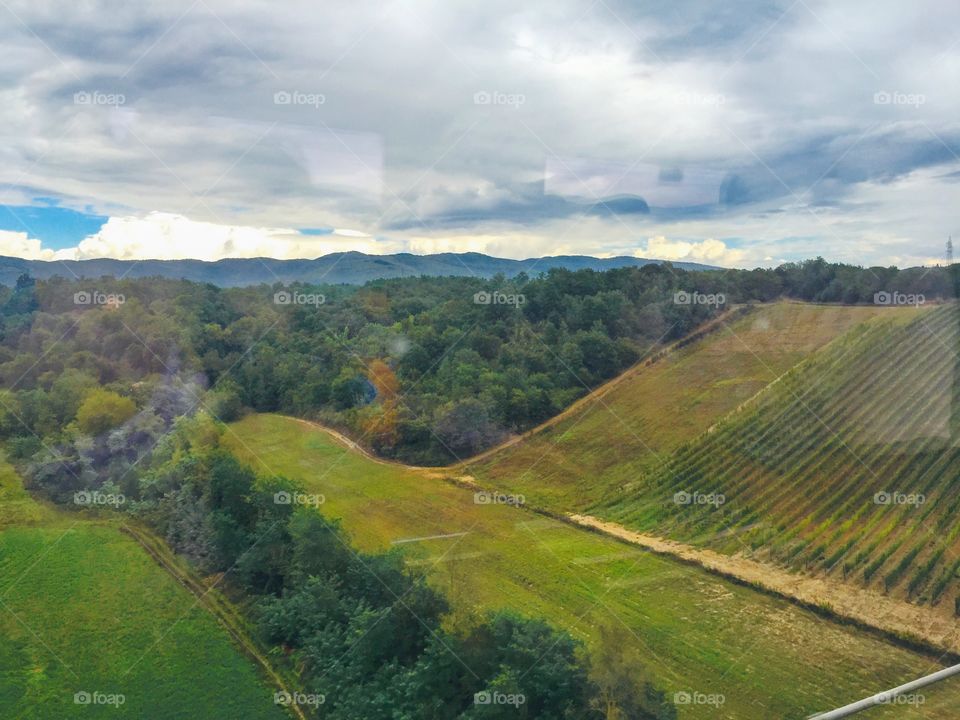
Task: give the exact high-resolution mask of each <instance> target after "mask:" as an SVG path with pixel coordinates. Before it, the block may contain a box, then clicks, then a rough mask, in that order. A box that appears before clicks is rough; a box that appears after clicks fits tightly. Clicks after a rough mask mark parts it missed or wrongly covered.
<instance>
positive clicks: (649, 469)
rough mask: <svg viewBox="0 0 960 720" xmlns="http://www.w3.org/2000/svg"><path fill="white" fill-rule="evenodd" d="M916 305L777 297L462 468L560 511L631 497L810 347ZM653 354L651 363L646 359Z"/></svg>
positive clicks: (908, 314) (812, 349)
mask: <svg viewBox="0 0 960 720" xmlns="http://www.w3.org/2000/svg"><path fill="white" fill-rule="evenodd" d="M915 313H916V311H915V310H913V309H910V308H906V309H891V308H878V307H875V306H832V305H808V304H801V303H791V302H780V303H774V304H771V305H761V306H757V307H755V308H753V309H752V310H750V311H749V312H747V313H746V314H743V315H740V316H738V317H733V318H731V317H727V318H725V319H723V320H722V321H721V322H719V323H718V324H716V325H715V326H714V329H713V331H712V332H710V333H709V334H707V335H705V336H704V337H703V338H701V339H699V340H696V341H695V342H692V343H684V344H683V346H682V347H679V348H677V349H676V350H675V351H673V352H670V353H667V354H665V355H663V356H662V357H661V356H657V357H654V358H652V359H648V360H647V361H646V362H641V363H640V364H639V365H638V366H636V367H635V368H633V369H631V370H629V371H627V372H626V373H625V374H624V375H621V376H619V377H618V378H616V379H615V380H613V381H611V382H610V383H608V384H606V385H604V386H602V387H601V388H599V389H598V390H597V391H596V392H595V393H592V394H591V395H588V396H587V397H586V398H584V399H583V400H581V401H580V402H579V403H578V404H577V405H576V406H575V407H573V408H571V410H570V411H568V412H566V413H564V414H563V415H562V416H560V417H559V418H557V419H555V420H554V421H551V422H549V423H546V424H545V425H544V426H541V427H540V428H539V429H537V430H535V431H533V432H532V433H531V434H530V435H529V436H527V437H525V438H524V439H523V441H522V442H520V443H516V444H512V445H509V446H506V447H503V448H501V449H500V450H496V449H495V450H494V451H492V452H488V453H485V454H484V455H483V456H481V457H479V458H475V459H472V460H468V461H466V462H465V463H463V465H462V466H461V469H462V471H463V472H464V473H467V474H470V475H473V476H474V477H475V478H477V480H478V481H479V482H481V483H482V484H483V485H485V486H487V487H496V488H500V489H502V490H504V491H511V492H521V493H524V494H525V495H526V496H527V499H528V500H530V501H531V502H535V503H536V504H538V505H541V506H548V507H551V508H553V509H555V510H557V511H560V512H569V511H572V510H586V509H589V508H591V507H592V506H594V505H595V504H596V503H598V502H600V501H601V500H604V499H609V498H610V497H618V496H619V494H620V493H626V494H627V496H628V497H630V498H634V497H636V496H637V495H638V494H639V493H640V492H641V490H640V489H641V488H643V487H645V486H644V485H643V478H645V477H646V476H647V475H649V474H650V473H653V472H654V471H655V470H656V469H657V468H658V467H659V466H660V465H661V464H662V463H663V462H664V461H665V459H666V458H667V457H668V456H669V453H671V452H672V451H673V450H674V449H675V448H677V447H678V446H679V445H680V444H682V443H684V442H686V441H689V440H692V439H693V438H695V437H696V436H697V435H698V434H700V433H702V432H703V431H704V430H706V429H707V428H708V427H709V426H710V425H711V424H713V423H715V422H717V421H718V420H719V419H721V418H722V417H723V416H724V415H726V414H727V413H729V412H731V411H732V410H734V409H735V408H736V407H737V406H738V405H740V404H741V403H743V402H745V401H747V400H748V399H749V398H751V397H752V396H754V395H755V394H756V393H758V392H759V391H761V390H762V389H763V388H765V387H766V386H767V385H768V384H769V383H771V382H773V381H774V380H776V379H777V378H778V377H779V376H780V375H782V374H783V373H785V372H786V371H787V370H788V369H789V368H791V367H793V366H794V365H795V364H796V363H798V362H800V361H801V360H803V359H804V358H806V357H808V356H809V355H810V354H811V353H812V352H815V351H816V350H817V349H819V348H821V347H823V346H824V345H826V344H828V343H829V342H831V341H832V340H834V339H835V338H837V337H839V336H841V335H843V334H844V333H845V332H847V331H848V330H850V329H851V328H853V327H855V326H857V325H858V324H860V323H863V322H865V321H867V320H870V319H871V318H874V317H877V316H878V315H881V314H882V315H883V316H885V317H891V316H897V317H911V316H912V315H914V314H915ZM651 360H655V362H652V361H651Z"/></svg>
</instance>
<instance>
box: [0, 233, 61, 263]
mask: <svg viewBox="0 0 960 720" xmlns="http://www.w3.org/2000/svg"><path fill="white" fill-rule="evenodd" d="M0 255H7V256H12V257H19V258H24V259H26V260H53V259H55V257H54V256H55V252H54V251H53V250H50V249H48V248H44V247H43V243H42V242H41V241H40V240H37V239H36V238H32V237H30V236H29V235H27V233H25V232H16V231H13V230H0Z"/></svg>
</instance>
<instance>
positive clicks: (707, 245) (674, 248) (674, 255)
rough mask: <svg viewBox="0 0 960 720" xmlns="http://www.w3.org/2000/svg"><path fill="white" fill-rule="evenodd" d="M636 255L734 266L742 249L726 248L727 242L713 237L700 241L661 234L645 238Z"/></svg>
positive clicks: (742, 252) (737, 263)
mask: <svg viewBox="0 0 960 720" xmlns="http://www.w3.org/2000/svg"><path fill="white" fill-rule="evenodd" d="M634 255H636V256H637V257H647V258H659V259H662V260H672V261H686V262H701V263H706V264H708V265H721V266H726V267H736V266H738V265H740V264H741V262H742V261H743V258H744V256H745V253H744V251H743V250H737V249H734V248H728V247H727V244H726V243H724V242H722V241H720V240H714V239H712V238H711V239H708V240H703V241H701V242H685V241H683V240H668V239H667V238H665V237H663V236H662V235H660V236H658V237H652V238H650V239H648V240H647V243H646V246H644V247H643V248H641V249H639V250H637V251H636V252H635V253H634Z"/></svg>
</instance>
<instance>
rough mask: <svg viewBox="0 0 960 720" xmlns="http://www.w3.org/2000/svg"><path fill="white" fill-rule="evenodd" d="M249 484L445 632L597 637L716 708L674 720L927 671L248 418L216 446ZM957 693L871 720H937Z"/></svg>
mask: <svg viewBox="0 0 960 720" xmlns="http://www.w3.org/2000/svg"><path fill="white" fill-rule="evenodd" d="M225 442H227V443H228V444H229V445H230V446H231V448H232V449H233V451H234V452H235V453H236V454H237V455H238V456H239V457H241V458H242V459H244V460H246V461H247V462H249V463H250V464H251V465H252V466H254V467H256V468H257V469H258V470H260V471H262V472H265V473H270V474H280V475H284V476H287V477H290V478H292V479H295V480H297V481H299V482H300V483H302V484H303V485H304V487H305V488H306V489H307V491H309V492H313V493H322V494H323V495H324V496H325V503H324V504H323V505H322V506H321V511H322V512H324V514H326V515H329V516H331V517H339V518H342V521H343V524H344V527H345V528H346V529H347V531H348V532H350V533H351V535H352V537H353V539H354V541H355V543H356V544H357V545H358V546H359V547H361V548H365V549H374V548H378V549H379V548H385V547H391V546H393V547H399V548H403V549H404V551H405V552H406V553H407V555H408V556H409V557H410V558H411V559H412V560H413V562H414V563H415V567H419V568H421V569H422V570H423V572H425V573H426V574H427V576H428V578H429V579H430V580H431V582H432V583H435V584H436V585H437V586H438V587H440V588H441V589H442V590H443V591H444V592H445V593H447V594H448V596H449V597H450V599H451V602H452V605H453V608H454V611H455V612H454V618H453V619H452V620H451V621H452V622H457V621H458V619H459V618H461V617H462V616H464V615H467V616H469V615H471V614H472V613H474V612H477V611H483V610H487V609H492V608H500V607H507V606H508V607H511V608H514V609H516V610H519V611H522V612H525V613H528V614H532V615H538V616H543V617H546V618H548V619H549V620H551V621H552V622H554V623H555V624H557V625H558V626H561V627H563V628H566V629H567V630H569V631H570V632H572V633H573V634H575V635H576V636H578V637H580V638H583V639H585V640H587V641H588V642H589V641H592V640H593V639H594V638H596V637H597V633H598V628H599V627H600V626H601V625H607V626H611V627H612V628H614V629H615V630H616V632H617V633H619V636H620V637H621V638H622V640H623V642H624V643H629V644H631V645H632V646H633V647H636V648H638V649H639V650H640V651H641V652H642V654H643V657H645V658H646V665H647V669H648V671H649V672H650V673H651V674H652V675H653V676H654V677H655V679H656V681H657V682H658V683H660V684H662V685H663V686H664V687H666V688H668V689H669V691H670V692H671V693H674V692H680V693H684V692H686V693H693V692H699V693H705V694H711V693H713V694H721V695H723V696H724V702H723V704H722V705H721V706H720V707H712V706H711V707H704V706H694V705H680V706H679V707H678V709H679V711H680V717H681V718H696V717H701V716H704V715H707V714H709V715H710V716H711V717H715V718H757V717H764V718H783V719H790V718H803V717H806V716H807V715H809V714H810V713H812V712H814V711H817V710H823V709H826V708H829V707H832V706H836V705H839V704H842V703H843V702H846V701H849V700H851V699H855V698H857V697H860V696H862V695H864V694H868V691H871V690H874V689H875V688H877V687H878V686H886V685H890V684H895V683H896V682H899V681H902V680H904V679H907V678H909V677H912V676H915V675H919V674H921V673H922V672H924V671H926V670H928V669H929V668H930V667H935V666H936V665H937V660H936V659H931V658H929V657H925V656H922V655H919V654H917V653H914V652H912V651H908V650H905V649H903V648H901V647H898V646H896V645H892V644H890V643H888V642H885V641H882V640H880V639H877V638H876V637H874V636H871V635H869V634H866V633H863V632H861V631H858V630H855V629H853V628H850V627H844V626H842V625H839V624H835V623H832V622H828V621H826V620H824V619H823V618H821V617H819V616H817V615H815V614H813V613H811V612H809V611H807V610H803V609H800V608H798V607H795V606H793V605H791V604H789V603H787V602H785V601H782V600H779V599H776V598H774V597H770V596H768V595H765V594H762V593H759V592H756V591H754V590H751V589H749V588H747V587H743V586H741V585H738V584H734V583H731V582H728V581H725V580H723V579H720V578H718V577H715V576H713V575H710V574H708V573H705V572H703V571H701V570H700V569H698V568H696V567H692V566H689V565H686V564H683V563H678V562H675V561H672V560H670V559H667V558H663V557H659V556H656V555H652V554H649V553H645V552H642V551H639V550H638V549H636V548H632V547H629V546H627V545H624V544H622V543H620V542H617V541H616V540H614V539H611V538H608V537H604V536H602V535H599V534H596V533H591V532H588V531H585V530H581V529H577V528H574V527H571V526H570V525H568V524H566V523H562V522H558V521H556V520H552V519H549V518H545V517H543V516H541V515H537V514H534V513H532V512H530V511H527V510H524V509H522V508H518V507H513V506H508V505H502V504H491V503H484V502H482V499H481V502H478V498H477V497H476V496H475V495H474V494H473V492H472V491H471V490H470V489H467V488H463V487H457V486H456V485H454V484H451V483H446V482H442V481H441V478H442V476H444V474H445V471H443V470H436V469H434V470H425V469H418V468H409V467H403V466H400V465H397V464H392V463H384V462H376V461H374V460H371V459H370V458H367V457H365V456H363V455H362V454H360V453H359V452H357V451H356V450H355V449H354V448H351V447H349V446H347V445H345V444H344V443H343V442H342V440H338V439H337V438H336V437H334V436H333V435H331V434H329V433H327V432H326V431H325V430H322V429H320V428H316V427H309V426H307V425H306V424H304V423H303V422H300V421H298V420H295V419H293V418H285V417H281V416H276V415H251V416H248V417H246V418H244V419H243V420H241V421H239V422H237V423H235V424H233V425H231V426H230V430H229V431H228V432H227V433H226V434H225ZM958 692H960V688H953V687H952V686H948V685H944V686H943V687H942V688H939V689H938V691H937V692H936V693H934V692H931V693H929V697H928V698H927V699H926V703H925V704H923V705H922V706H917V707H909V708H903V707H890V708H885V709H881V710H880V711H878V712H877V713H876V717H878V718H893V717H897V718H924V717H930V718H934V717H942V716H943V714H944V713H949V711H948V710H947V708H948V707H952V706H953V704H955V703H956V702H957V701H958Z"/></svg>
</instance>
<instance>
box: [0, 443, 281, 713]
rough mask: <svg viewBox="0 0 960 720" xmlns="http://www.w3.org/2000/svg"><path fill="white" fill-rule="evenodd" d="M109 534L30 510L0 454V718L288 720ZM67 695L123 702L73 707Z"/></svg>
mask: <svg viewBox="0 0 960 720" xmlns="http://www.w3.org/2000/svg"><path fill="white" fill-rule="evenodd" d="M119 527H120V524H119V521H117V520H97V519H90V518H88V517H85V516H83V515H81V514H74V513H67V512H60V511H57V510H55V509H53V508H49V507H47V506H45V505H42V504H40V503H37V502H35V501H34V500H33V499H31V498H30V496H29V495H28V494H27V493H26V492H24V491H23V489H22V486H21V484H20V478H19V477H18V476H17V475H16V473H15V472H14V470H13V468H12V467H11V466H10V465H9V464H8V463H7V462H6V461H4V460H2V458H0V717H3V718H4V720H6V719H7V718H11V719H12V718H23V719H27V718H30V719H38V720H39V719H47V718H49V719H51V720H54V719H56V720H61V719H62V718H74V717H83V718H137V719H140V718H151V720H154V719H160V720H165V719H169V720H173V719H174V718H176V719H180V718H224V720H234V719H235V718H274V719H277V720H279V719H280V718H284V717H288V716H287V715H286V714H285V713H284V712H283V711H282V710H281V709H280V708H279V707H278V706H276V705H275V704H274V702H273V689H272V688H271V687H269V686H268V685H267V684H266V683H265V681H264V680H263V679H262V678H261V677H260V676H259V675H258V673H257V670H256V669H255V667H254V665H253V664H252V663H251V662H250V661H249V660H247V659H246V658H245V657H244V656H243V655H241V654H240V653H239V652H238V651H237V650H236V649H235V648H234V647H233V645H232V644H231V642H230V640H229V636H228V635H227V634H226V632H225V631H224V630H223V629H222V628H221V627H220V626H219V625H218V624H217V621H216V620H215V619H214V618H213V617H212V616H211V615H210V614H208V613H207V612H206V610H204V609H203V608H202V606H200V605H197V604H196V601H195V598H194V596H192V595H191V594H189V593H188V592H187V591H185V590H184V589H183V588H181V587H180V586H179V585H178V584H177V583H176V581H174V579H173V578H172V577H170V575H168V574H167V573H166V572H165V571H164V570H163V569H161V568H160V567H159V566H158V565H157V564H156V563H155V562H154V561H153V560H152V559H151V558H150V557H149V556H148V555H147V554H146V553H145V552H144V551H143V550H142V549H141V548H140V546H138V545H137V544H136V543H135V542H134V541H133V540H132V539H131V538H129V537H128V536H126V535H123V534H121V533H120V532H119ZM201 671H202V672H201ZM78 692H87V693H91V694H92V693H94V692H99V693H104V694H122V695H123V696H124V699H125V702H124V703H123V705H122V706H119V707H115V706H112V705H93V704H91V705H86V706H83V705H78V704H75V703H74V695H75V693H78Z"/></svg>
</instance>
